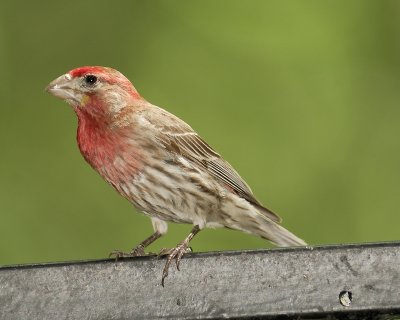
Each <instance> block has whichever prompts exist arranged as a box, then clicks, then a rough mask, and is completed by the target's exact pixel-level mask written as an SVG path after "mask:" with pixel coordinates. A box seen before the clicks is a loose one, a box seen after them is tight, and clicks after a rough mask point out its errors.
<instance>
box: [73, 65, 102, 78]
mask: <svg viewBox="0 0 400 320" xmlns="http://www.w3.org/2000/svg"><path fill="white" fill-rule="evenodd" d="M106 70H107V69H106V68H105V67H99V66H94V67H93V66H87V67H80V68H76V69H74V70H71V71H70V72H69V74H70V75H71V76H72V77H81V76H83V75H85V74H90V73H96V74H99V73H106Z"/></svg>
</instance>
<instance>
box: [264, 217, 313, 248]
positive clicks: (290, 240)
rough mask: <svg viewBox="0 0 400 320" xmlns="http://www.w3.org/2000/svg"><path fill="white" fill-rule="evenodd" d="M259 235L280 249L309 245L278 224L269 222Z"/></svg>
mask: <svg viewBox="0 0 400 320" xmlns="http://www.w3.org/2000/svg"><path fill="white" fill-rule="evenodd" d="M263 225H264V227H263V228H260V229H261V232H259V233H258V235H259V236H260V237H262V238H264V239H266V240H268V241H271V242H272V243H274V244H276V245H277V246H280V247H293V246H306V245H307V243H305V242H304V240H302V239H300V238H299V237H297V236H296V235H294V234H293V233H291V232H290V231H289V230H287V229H285V228H284V227H282V226H280V225H279V224H277V223H276V222H273V221H271V222H267V223H264V224H263Z"/></svg>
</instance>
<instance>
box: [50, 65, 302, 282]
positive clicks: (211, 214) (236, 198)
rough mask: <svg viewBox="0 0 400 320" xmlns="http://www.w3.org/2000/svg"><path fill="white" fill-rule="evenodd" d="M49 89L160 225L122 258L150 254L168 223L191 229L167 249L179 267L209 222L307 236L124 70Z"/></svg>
mask: <svg viewBox="0 0 400 320" xmlns="http://www.w3.org/2000/svg"><path fill="white" fill-rule="evenodd" d="M46 91H47V92H49V93H50V94H52V95H54V96H55V97H57V98H60V99H63V100H65V101H66V102H67V103H68V104H69V105H70V106H71V107H72V109H73V110H74V111H75V113H76V115H77V118H78V128H77V142H78V146H79V150H80V152H81V154H82V156H83V157H84V159H85V160H86V161H87V162H88V163H89V165H90V166H91V167H92V168H93V169H94V170H95V171H97V172H98V173H99V174H100V176H101V177H102V178H103V179H104V180H105V181H106V182H107V183H108V184H110V185H111V186H112V187H113V188H114V189H115V190H116V191H117V192H118V193H119V194H120V195H122V196H123V197H124V198H126V199H127V200H128V201H129V202H130V203H132V204H133V206H134V207H136V208H137V210H139V211H141V212H142V213H144V214H145V215H146V216H148V217H150V219H151V223H152V226H153V230H154V232H153V233H152V234H151V235H150V236H149V237H148V238H146V239H145V240H144V241H142V242H141V243H139V244H138V245H137V246H136V247H134V248H133V249H132V250H131V251H130V252H123V251H119V250H114V251H113V252H111V256H114V257H115V258H116V259H118V258H124V257H135V256H142V255H146V252H145V249H146V247H148V246H149V245H150V244H151V243H153V242H154V241H156V240H157V239H159V238H160V237H161V236H163V235H165V234H166V232H167V229H168V222H173V223H184V224H191V225H193V228H192V229H191V232H190V233H189V234H188V236H187V237H186V238H185V239H184V240H183V241H181V242H179V243H178V244H177V246H176V247H175V248H172V249H163V250H161V252H160V254H162V255H165V256H167V258H166V263H165V266H164V268H163V270H162V277H161V284H162V286H164V281H165V278H166V277H167V276H168V271H169V268H170V265H171V262H172V261H175V263H176V267H177V269H178V270H179V269H180V261H181V258H182V256H183V255H184V254H185V253H187V252H190V251H191V248H190V246H189V243H190V241H191V240H192V239H193V237H194V236H195V235H196V234H197V233H199V232H200V231H201V230H203V229H204V228H206V227H207V228H221V227H223V228H228V229H234V230H240V231H243V232H246V233H249V234H252V235H256V236H259V237H261V238H263V239H266V240H268V241H270V242H272V243H273V244H275V245H277V246H284V247H285V246H305V245H306V243H305V242H304V241H303V240H302V239H300V238H298V237H297V236H295V235H294V234H293V233H291V232H290V231H288V230H287V229H285V228H284V227H282V226H281V218H280V217H279V216H278V215H277V214H275V213H274V212H273V211H271V210H269V209H267V208H266V207H265V206H263V205H262V204H261V202H259V201H258V200H257V199H256V197H255V196H254V194H253V192H252V190H251V189H250V187H249V185H248V184H247V183H246V182H245V181H244V180H243V179H242V178H241V176H240V175H239V174H238V173H237V172H236V171H235V169H234V168H233V167H232V166H231V165H230V164H229V163H228V162H227V161H226V160H224V158H223V157H222V156H221V155H220V154H219V153H217V152H216V151H215V150H214V149H213V148H212V147H211V146H210V145H209V144H208V143H207V142H206V141H205V140H203V139H202V138H201V137H200V136H199V135H198V134H197V133H196V131H194V130H193V129H192V128H191V127H190V126H189V125H188V124H187V123H186V122H184V121H183V120H181V119H180V118H178V117H177V116H175V115H173V114H172V113H170V112H168V111H166V110H164V109H162V108H160V107H158V106H155V105H153V104H151V103H150V102H148V101H147V100H146V99H144V98H143V97H142V96H141V95H140V94H139V92H138V91H137V90H136V88H135V87H134V86H133V84H132V83H131V82H130V81H129V80H128V79H127V78H126V77H125V76H124V75H123V74H122V73H121V72H119V71H117V70H115V69H113V68H109V67H103V66H83V67H79V68H75V69H73V70H71V71H69V72H67V73H65V74H63V75H61V76H59V77H58V78H56V79H55V80H53V81H52V82H51V83H50V84H49V85H48V86H47V87H46Z"/></svg>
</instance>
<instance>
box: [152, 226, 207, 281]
mask: <svg viewBox="0 0 400 320" xmlns="http://www.w3.org/2000/svg"><path fill="white" fill-rule="evenodd" d="M199 231H200V227H199V226H194V228H193V229H192V231H191V232H190V233H189V235H188V236H187V237H186V239H185V240H183V241H182V242H180V243H179V244H178V245H177V246H176V247H175V248H173V249H170V250H166V249H162V250H161V251H160V255H164V254H168V257H167V262H166V263H165V266H164V269H163V272H162V278H161V285H162V286H163V287H164V279H165V278H166V277H167V276H168V269H169V266H170V265H171V262H172V260H174V259H175V261H176V268H177V269H178V270H179V264H180V262H181V259H182V256H183V255H184V254H185V253H187V252H191V249H190V248H189V242H190V240H192V239H193V237H194V236H195V235H196V234H197V233H198V232H199Z"/></svg>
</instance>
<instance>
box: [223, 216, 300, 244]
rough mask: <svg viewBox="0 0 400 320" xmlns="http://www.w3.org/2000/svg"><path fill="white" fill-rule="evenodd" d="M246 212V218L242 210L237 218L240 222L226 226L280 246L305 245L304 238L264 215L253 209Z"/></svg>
mask: <svg viewBox="0 0 400 320" xmlns="http://www.w3.org/2000/svg"><path fill="white" fill-rule="evenodd" d="M246 213H247V215H246V218H245V217H244V215H245V214H244V212H242V219H240V220H239V221H240V222H239V221H238V222H236V223H233V224H232V223H231V224H230V225H229V226H227V227H228V228H232V229H237V230H241V231H244V232H247V233H251V234H254V235H258V236H260V237H261V238H263V239H266V240H268V241H270V242H272V243H273V244H275V245H277V246H280V247H292V246H305V245H307V243H305V242H304V240H302V239H300V238H299V237H297V236H295V235H294V234H293V233H291V232H290V231H289V230H286V229H285V228H284V227H282V226H280V225H279V224H278V223H277V222H275V221H272V220H271V219H269V218H268V217H266V216H265V215H262V214H260V213H258V212H254V210H253V211H252V212H249V211H247V212H246Z"/></svg>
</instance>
